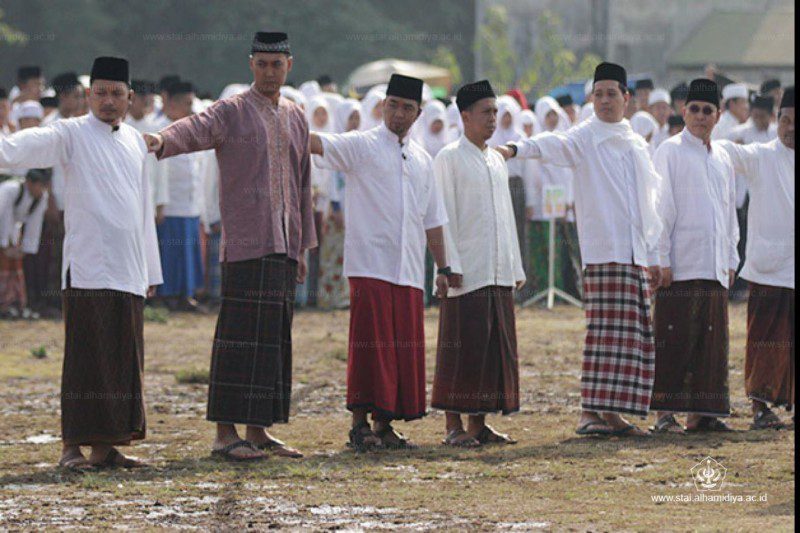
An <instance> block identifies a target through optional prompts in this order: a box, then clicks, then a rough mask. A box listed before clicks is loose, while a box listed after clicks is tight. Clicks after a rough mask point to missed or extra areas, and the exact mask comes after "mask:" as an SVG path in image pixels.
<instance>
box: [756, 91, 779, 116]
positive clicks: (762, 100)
mask: <svg viewBox="0 0 800 533" xmlns="http://www.w3.org/2000/svg"><path fill="white" fill-rule="evenodd" d="M750 109H763V110H764V111H769V112H772V111H773V110H774V109H775V99H774V98H773V97H771V96H760V95H757V94H754V95H753V96H752V97H751V98H750Z"/></svg>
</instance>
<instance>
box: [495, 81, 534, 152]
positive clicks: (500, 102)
mask: <svg viewBox="0 0 800 533" xmlns="http://www.w3.org/2000/svg"><path fill="white" fill-rule="evenodd" d="M507 113H509V114H511V126H510V127H508V128H503V127H502V126H501V125H500V124H501V123H502V120H503V116H504V115H506V114H507ZM520 113H522V108H521V107H520V105H519V103H517V101H516V100H515V99H514V98H512V97H511V96H508V95H505V94H504V95H502V96H499V97H497V129H496V130H495V132H494V135H492V138H491V139H489V141H488V142H487V144H488V145H489V146H491V147H492V148H494V147H495V146H500V145H502V144H506V143H510V142H514V141H519V140H521V139H524V138H525V133H524V132H523V131H522V130H520V127H519V118H520V117H519V115H520Z"/></svg>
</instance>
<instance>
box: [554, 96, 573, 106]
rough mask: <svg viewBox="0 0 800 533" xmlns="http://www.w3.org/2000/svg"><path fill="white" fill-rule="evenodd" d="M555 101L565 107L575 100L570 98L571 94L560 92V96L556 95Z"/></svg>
mask: <svg viewBox="0 0 800 533" xmlns="http://www.w3.org/2000/svg"><path fill="white" fill-rule="evenodd" d="M556 102H558V105H560V106H561V107H567V106H568V105H572V104H574V103H575V102H574V101H573V100H572V95H571V94H562V95H561V96H556Z"/></svg>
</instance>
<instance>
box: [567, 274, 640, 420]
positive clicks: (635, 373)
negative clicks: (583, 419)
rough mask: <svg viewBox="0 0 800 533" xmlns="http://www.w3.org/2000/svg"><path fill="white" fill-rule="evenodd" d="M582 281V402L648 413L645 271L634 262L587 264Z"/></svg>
mask: <svg viewBox="0 0 800 533" xmlns="http://www.w3.org/2000/svg"><path fill="white" fill-rule="evenodd" d="M583 283H584V298H585V299H584V301H585V304H586V320H587V322H588V330H587V332H586V347H585V349H584V352H583V372H582V376H581V398H582V407H583V409H584V410H586V411H599V412H613V413H627V414H632V415H638V416H643V417H644V416H647V412H648V410H649V407H650V396H651V394H652V391H653V380H654V376H655V343H654V341H653V326H652V319H651V313H650V288H649V286H648V282H647V272H646V270H645V269H644V268H642V267H639V266H635V265H621V264H616V263H611V264H603V265H588V266H587V267H586V271H585V274H584V280H583Z"/></svg>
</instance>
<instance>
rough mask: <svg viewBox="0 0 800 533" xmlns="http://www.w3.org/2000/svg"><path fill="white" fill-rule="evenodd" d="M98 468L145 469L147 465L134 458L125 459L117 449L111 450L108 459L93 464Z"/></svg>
mask: <svg viewBox="0 0 800 533" xmlns="http://www.w3.org/2000/svg"><path fill="white" fill-rule="evenodd" d="M93 466H96V467H97V468H128V469H130V468H145V467H147V466H148V465H147V463H144V462H142V461H139V460H138V459H135V458H133V457H125V456H124V455H122V454H121V453H119V451H117V449H116V448H111V450H110V451H109V452H108V455H106V458H105V459H103V460H102V461H100V462H99V463H93Z"/></svg>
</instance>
